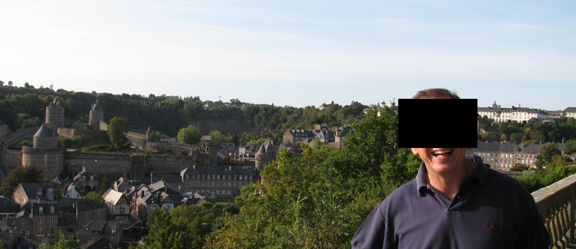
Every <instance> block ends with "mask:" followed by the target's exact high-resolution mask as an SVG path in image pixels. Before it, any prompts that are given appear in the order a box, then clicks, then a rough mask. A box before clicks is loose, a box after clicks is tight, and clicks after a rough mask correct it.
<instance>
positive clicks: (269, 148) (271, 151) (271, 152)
mask: <svg viewBox="0 0 576 249" xmlns="http://www.w3.org/2000/svg"><path fill="white" fill-rule="evenodd" d="M273 144H274V143H273V142H272V139H268V141H267V143H266V153H267V154H268V159H269V161H272V160H276V157H277V156H278V151H276V149H275V148H274V145H273Z"/></svg>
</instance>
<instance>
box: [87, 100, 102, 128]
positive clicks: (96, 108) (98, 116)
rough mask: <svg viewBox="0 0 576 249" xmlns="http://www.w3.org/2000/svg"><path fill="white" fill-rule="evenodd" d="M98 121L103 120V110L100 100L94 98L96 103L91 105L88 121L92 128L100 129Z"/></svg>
mask: <svg viewBox="0 0 576 249" xmlns="http://www.w3.org/2000/svg"><path fill="white" fill-rule="evenodd" d="M100 121H104V111H103V110H102V105H101V104H100V101H98V99H96V103H94V104H93V105H92V110H90V120H89V121H88V122H89V124H90V127H92V130H95V131H99V130H100Z"/></svg>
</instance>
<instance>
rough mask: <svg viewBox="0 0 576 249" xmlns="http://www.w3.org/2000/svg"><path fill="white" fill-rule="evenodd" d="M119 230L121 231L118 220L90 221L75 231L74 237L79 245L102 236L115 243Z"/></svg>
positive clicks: (118, 236)
mask: <svg viewBox="0 0 576 249" xmlns="http://www.w3.org/2000/svg"><path fill="white" fill-rule="evenodd" d="M119 231H121V228H120V224H119V223H118V222H110V221H91V222H90V223H88V224H86V225H85V226H83V227H82V228H81V229H80V230H79V231H78V232H77V233H76V237H77V238H78V240H79V242H80V244H81V245H84V244H87V243H88V242H90V241H95V240H99V239H100V238H102V237H105V238H106V239H108V240H109V241H110V242H111V243H112V244H116V245H117V244H118V242H119V241H120V234H119Z"/></svg>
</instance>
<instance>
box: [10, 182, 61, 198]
mask: <svg viewBox="0 0 576 249" xmlns="http://www.w3.org/2000/svg"><path fill="white" fill-rule="evenodd" d="M18 187H22V188H23V189H24V192H25V193H26V196H27V197H28V199H34V200H48V197H51V198H52V200H53V199H54V184H52V183H20V185H18ZM18 187H16V189H15V190H14V192H16V190H17V189H18ZM49 189H52V193H50V191H49ZM38 192H40V193H41V194H40V195H38ZM50 194H51V196H50Z"/></svg>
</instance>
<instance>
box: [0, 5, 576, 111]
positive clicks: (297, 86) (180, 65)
mask: <svg viewBox="0 0 576 249" xmlns="http://www.w3.org/2000/svg"><path fill="white" fill-rule="evenodd" d="M0 1H1V8H0V34H1V36H0V37H1V38H0V80H2V81H4V82H8V81H12V82H13V83H14V85H16V86H23V85H24V83H26V82H28V83H29V84H31V85H33V86H35V87H40V86H44V87H48V86H50V85H52V86H53V88H54V89H65V90H68V91H76V92H92V91H96V92H98V93H100V92H107V93H113V94H121V93H128V94H140V95H144V96H148V95H149V94H154V95H162V94H166V95H169V96H181V97H183V98H184V97H189V96H199V97H200V98H201V99H202V100H212V101H217V100H219V99H220V100H222V101H224V102H227V101H229V100H230V99H239V100H240V101H242V102H248V103H255V104H274V105H276V106H285V105H289V106H294V107H305V106H312V105H313V106H319V105H321V104H322V103H330V102H332V101H334V102H335V103H338V104H341V105H349V104H350V103H351V102H352V101H358V102H360V103H362V104H366V105H369V104H378V103H382V102H386V103H389V102H390V101H393V100H395V99H400V98H410V97H412V96H413V95H414V94H415V93H416V92H417V91H418V90H422V89H425V88H436V87H442V88H447V89H450V90H454V91H456V92H457V93H458V95H460V97H461V98H477V99H478V105H479V106H489V105H490V106H491V105H492V104H493V103H494V101H496V103H497V104H499V105H501V106H502V107H510V106H519V105H520V106H522V107H531V108H538V109H546V110H563V109H565V108H566V107H569V106H570V107H576V100H575V99H574V98H573V96H574V95H575V93H576V15H575V14H574V13H576V1H573V0H566V1H554V0H549V1H531V0H526V1H506V0H497V1H492V0H486V1H449V0H406V1H385V0H380V1H363V0H357V1H339V0H331V1H324V0H318V1H309V0H308V1H301V0H290V1H270V0H262V1H259V0H255V1H242V0H222V1H220V0H207V1H194V0H164V1H152V0H138V1H135V0H134V1H132V0H123V1H118V0H114V1H113V0H94V1H92V0H82V1H81V0H68V1H63V0H51V1H32V0H18V1H10V0H0Z"/></svg>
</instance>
